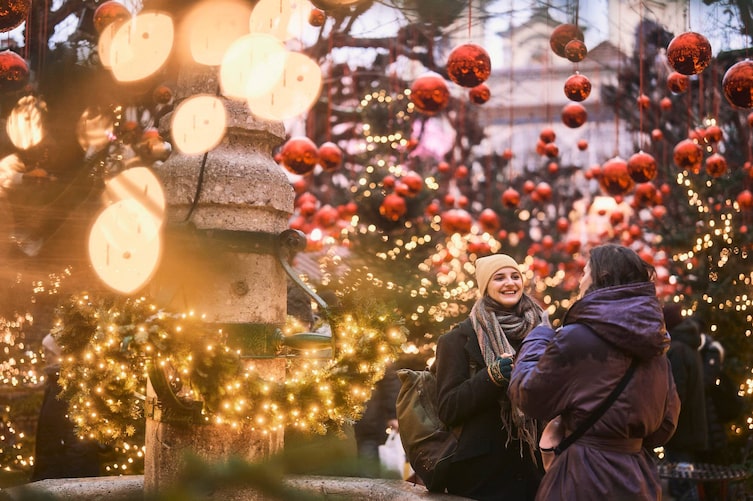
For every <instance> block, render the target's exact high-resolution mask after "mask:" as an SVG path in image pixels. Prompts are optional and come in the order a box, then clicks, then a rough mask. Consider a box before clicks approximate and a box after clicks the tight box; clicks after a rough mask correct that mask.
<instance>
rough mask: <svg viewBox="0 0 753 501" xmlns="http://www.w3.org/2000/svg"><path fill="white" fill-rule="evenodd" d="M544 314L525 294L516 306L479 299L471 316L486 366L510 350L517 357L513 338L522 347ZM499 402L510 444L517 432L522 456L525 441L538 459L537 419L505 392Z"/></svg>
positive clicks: (516, 437)
mask: <svg viewBox="0 0 753 501" xmlns="http://www.w3.org/2000/svg"><path fill="white" fill-rule="evenodd" d="M542 313H543V310H542V309H541V307H540V306H539V305H538V304H536V302H535V301H534V300H533V299H531V297H530V296H528V295H527V294H523V297H521V299H520V302H519V303H518V304H517V306H516V307H515V308H513V309H506V308H504V307H503V306H502V305H500V304H499V303H497V302H496V301H494V300H493V299H492V298H490V297H489V296H487V295H484V296H483V297H481V298H480V299H478V300H477V301H476V303H475V304H474V305H473V308H472V309H471V314H470V318H471V325H473V330H474V331H475V332H476V337H477V338H478V345H479V347H480V348H481V353H482V354H483V356H484V361H485V362H486V365H489V364H491V363H492V362H494V361H495V360H496V359H497V358H498V357H499V356H501V355H502V354H503V353H509V354H510V355H513V357H514V356H515V354H516V352H517V350H516V349H515V348H513V345H512V344H511V343H510V341H512V342H513V343H514V344H515V346H516V347H520V343H521V342H522V341H523V338H525V337H526V336H527V335H528V333H529V332H531V329H533V328H534V327H536V326H537V325H539V324H540V323H541V314H542ZM499 404H500V407H501V413H500V416H501V418H502V425H503V426H504V428H505V430H507V444H509V443H510V440H511V439H512V438H513V432H515V437H514V438H515V439H517V440H519V441H520V455H521V457H522V456H523V444H524V443H525V444H527V445H528V449H529V452H530V454H531V457H532V458H533V460H534V462H536V455H535V451H536V448H537V447H538V436H539V435H538V427H537V423H536V421H535V420H533V419H531V418H529V417H527V416H526V415H525V414H523V412H522V411H521V410H520V409H518V408H517V407H514V406H513V405H512V403H511V402H510V400H509V399H508V398H507V395H506V394H504V395H503V396H502V397H500V400H499Z"/></svg>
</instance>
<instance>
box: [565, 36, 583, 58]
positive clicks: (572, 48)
mask: <svg viewBox="0 0 753 501" xmlns="http://www.w3.org/2000/svg"><path fill="white" fill-rule="evenodd" d="M587 54H588V48H587V47H586V44H585V43H584V42H583V40H578V39H577V38H576V39H575V40H570V41H569V42H567V43H566V44H565V57H566V58H567V59H568V61H572V62H573V63H579V62H581V61H583V60H584V59H585V58H586V55H587Z"/></svg>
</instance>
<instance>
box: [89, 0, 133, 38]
mask: <svg viewBox="0 0 753 501" xmlns="http://www.w3.org/2000/svg"><path fill="white" fill-rule="evenodd" d="M128 19H131V12H130V11H129V10H128V9H127V8H126V6H125V5H123V4H122V3H120V2H116V1H115V0H109V1H107V2H103V3H102V4H100V5H99V7H97V10H95V11H94V29H96V30H97V33H102V32H103V31H104V30H105V28H107V27H108V26H109V25H110V24H112V23H120V22H122V21H127V20H128Z"/></svg>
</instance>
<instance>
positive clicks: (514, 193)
mask: <svg viewBox="0 0 753 501" xmlns="http://www.w3.org/2000/svg"><path fill="white" fill-rule="evenodd" d="M502 205H504V206H505V207H507V208H508V209H515V208H517V207H518V205H520V193H518V190H516V189H515V188H507V189H506V190H505V191H503V192H502Z"/></svg>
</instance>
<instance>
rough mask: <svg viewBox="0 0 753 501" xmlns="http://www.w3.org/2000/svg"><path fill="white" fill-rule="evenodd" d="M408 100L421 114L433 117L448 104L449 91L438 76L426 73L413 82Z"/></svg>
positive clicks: (445, 83)
mask: <svg viewBox="0 0 753 501" xmlns="http://www.w3.org/2000/svg"><path fill="white" fill-rule="evenodd" d="M410 100H411V102H412V103H413V104H414V105H415V107H416V109H417V110H418V111H420V112H421V113H423V114H425V115H434V114H436V113H437V112H439V111H442V110H443V109H444V108H445V107H446V106H447V103H449V102H450V90H449V89H448V88H447V82H446V81H445V79H444V78H442V77H441V76H440V75H439V74H437V73H434V72H431V73H426V74H424V75H421V76H420V77H418V78H416V79H415V80H414V81H413V85H411V88H410Z"/></svg>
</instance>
